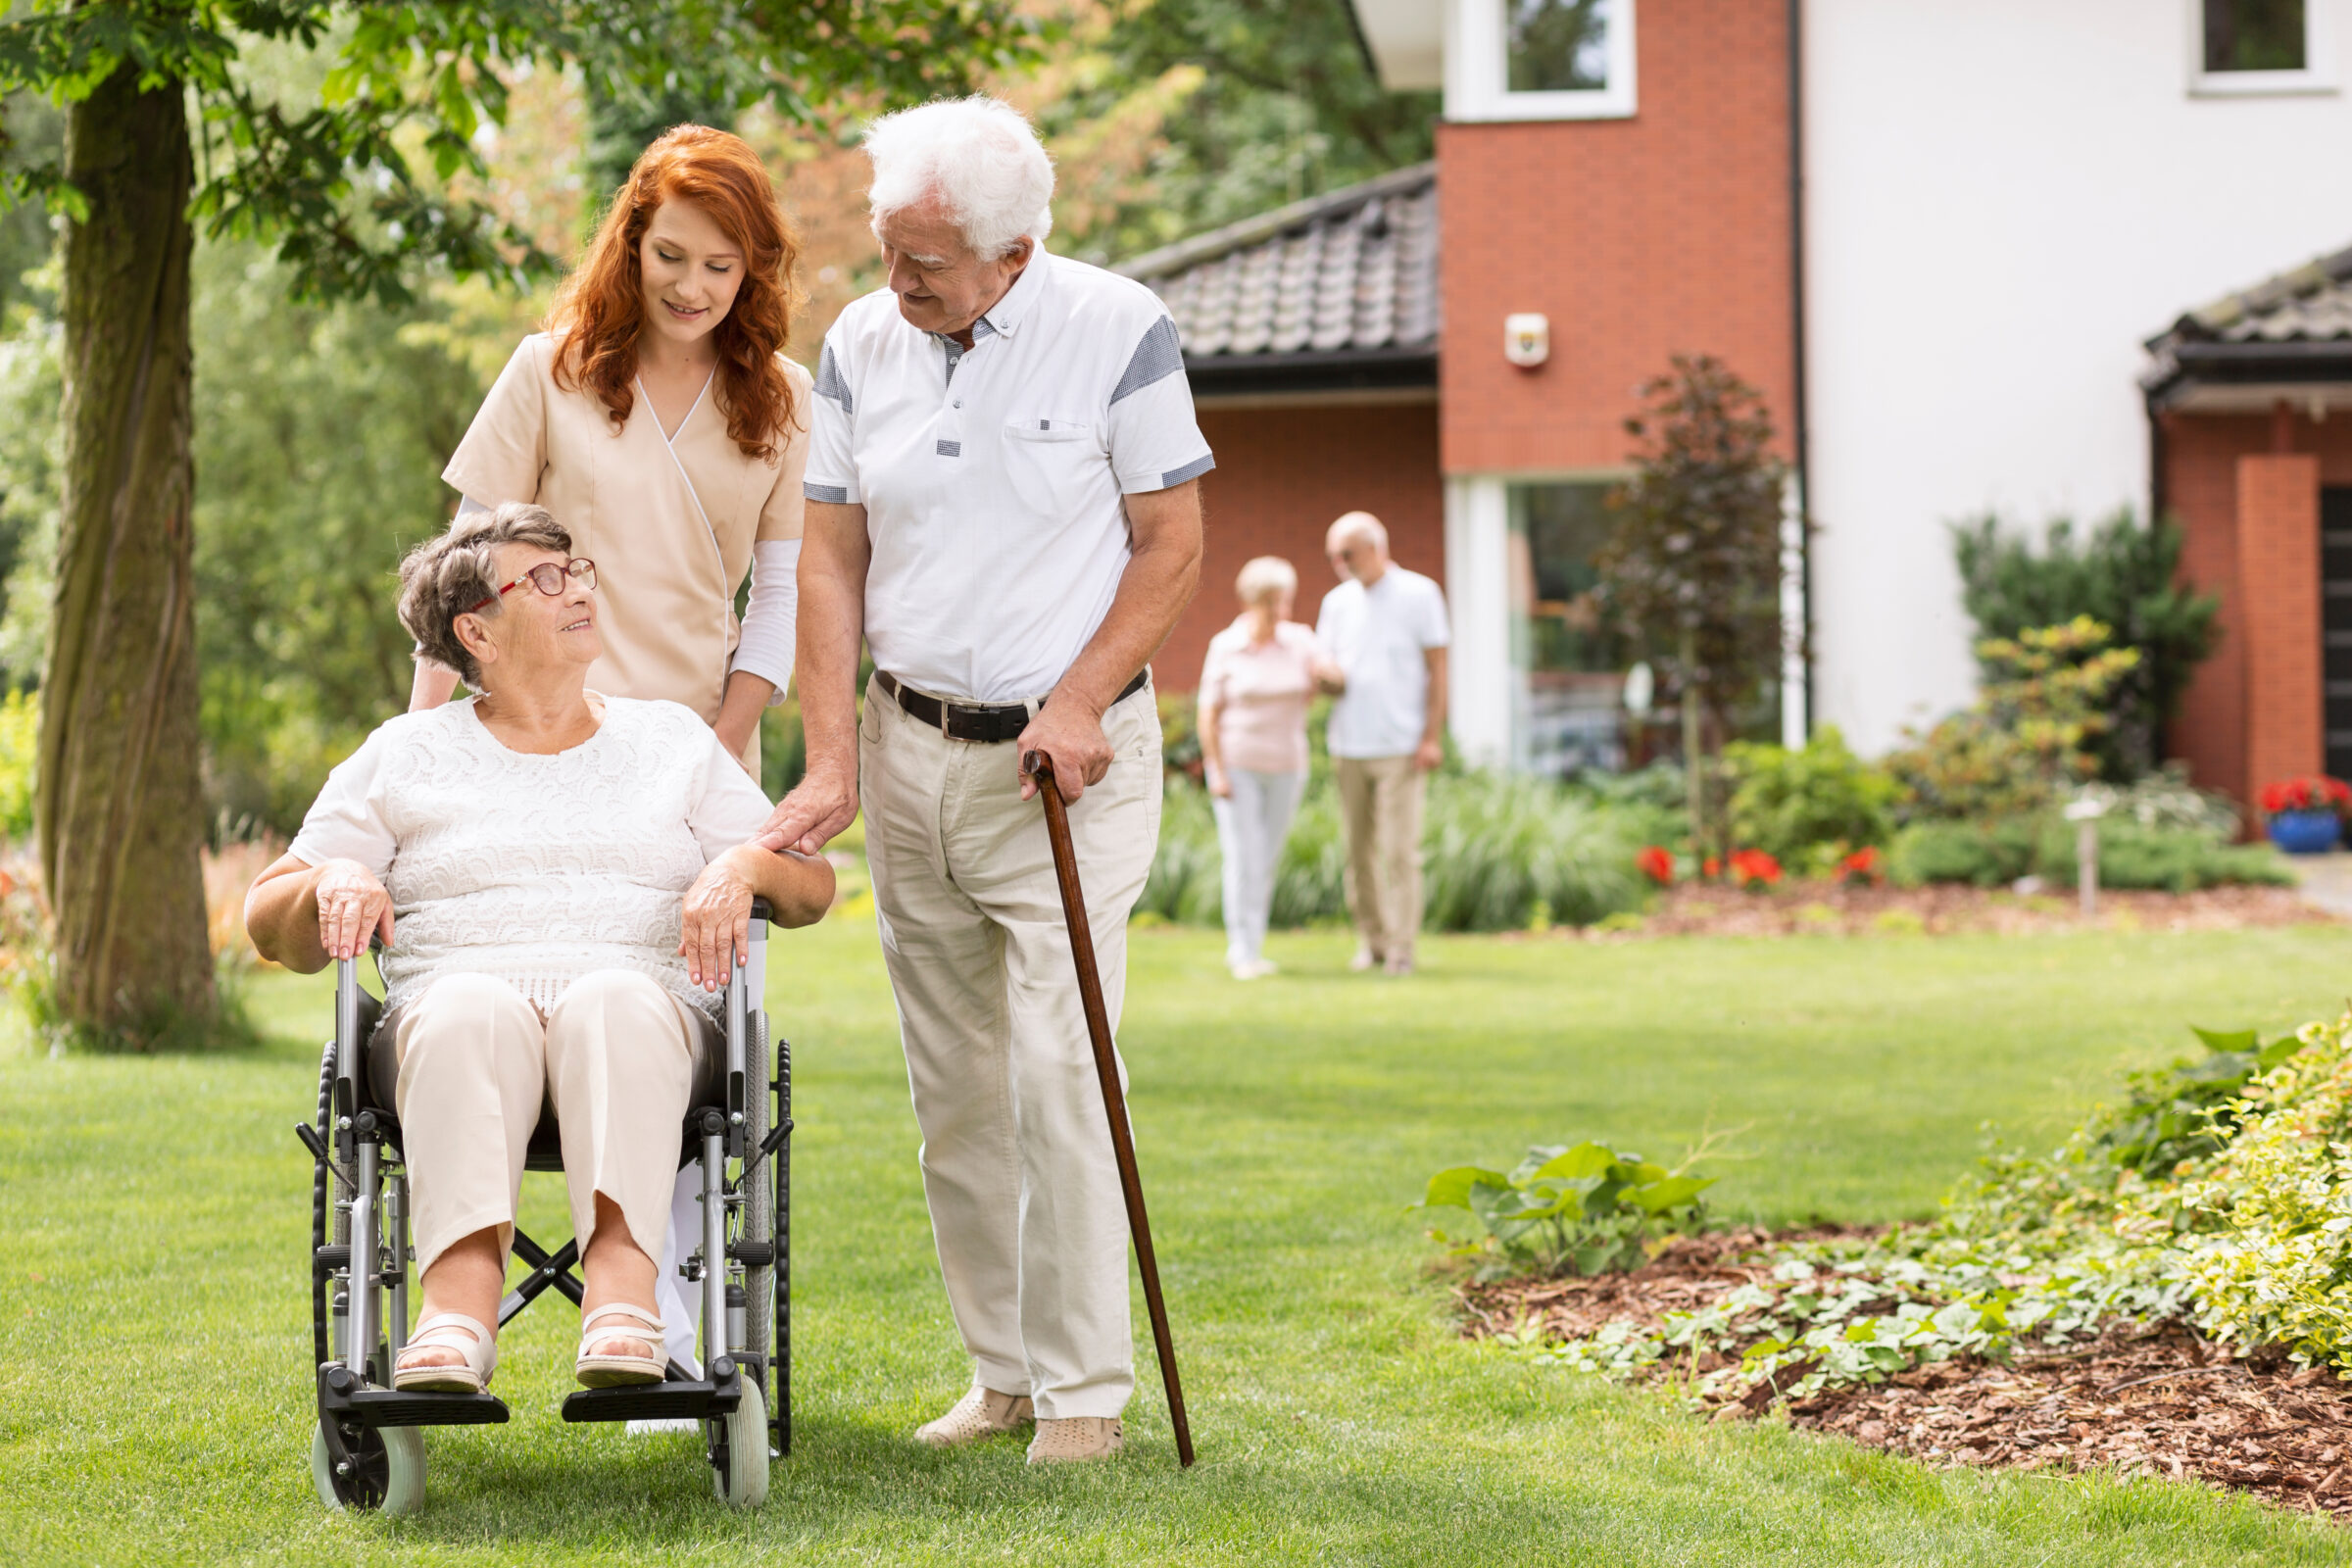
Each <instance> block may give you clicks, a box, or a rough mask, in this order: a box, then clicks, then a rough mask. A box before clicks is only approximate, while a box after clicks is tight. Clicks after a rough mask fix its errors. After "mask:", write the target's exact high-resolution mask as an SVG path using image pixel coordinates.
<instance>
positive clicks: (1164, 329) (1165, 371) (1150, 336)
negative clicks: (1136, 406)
mask: <svg viewBox="0 0 2352 1568" xmlns="http://www.w3.org/2000/svg"><path fill="white" fill-rule="evenodd" d="M1183 368H1184V344H1183V342H1182V341H1181V340H1180V339H1178V337H1177V336H1176V323H1175V322H1174V321H1172V320H1170V319H1168V318H1166V317H1164V316H1163V317H1161V318H1160V319H1158V320H1156V321H1153V322H1152V325H1151V328H1150V330H1148V331H1146V332H1145V333H1144V340H1143V341H1142V342H1141V343H1138V344H1137V345H1136V346H1135V354H1134V356H1133V357H1132V358H1131V359H1129V360H1128V362H1127V368H1126V370H1125V371H1124V372H1123V373H1122V374H1121V375H1120V376H1119V384H1118V385H1117V386H1114V387H1112V388H1111V389H1110V401H1111V402H1113V403H1116V402H1118V401H1119V399H1121V398H1123V397H1126V396H1127V395H1128V394H1129V393H1131V392H1141V391H1142V390H1143V389H1144V388H1146V387H1148V386H1150V385H1151V384H1152V382H1154V381H1161V380H1165V379H1166V378H1167V377H1169V376H1171V375H1174V374H1175V373H1176V372H1177V371H1178V370H1181V369H1183Z"/></svg>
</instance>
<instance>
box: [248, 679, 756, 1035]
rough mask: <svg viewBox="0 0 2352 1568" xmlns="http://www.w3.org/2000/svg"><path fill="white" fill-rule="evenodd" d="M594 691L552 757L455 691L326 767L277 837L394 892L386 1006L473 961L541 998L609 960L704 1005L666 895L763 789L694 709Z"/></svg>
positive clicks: (741, 831)
mask: <svg viewBox="0 0 2352 1568" xmlns="http://www.w3.org/2000/svg"><path fill="white" fill-rule="evenodd" d="M601 701H602V702H603V704H604V710H605V718H604V722H603V724H602V725H601V726H599V728H598V729H597V732H596V733H595V734H594V735H593V736H591V737H590V738H589V739H588V740H586V741H584V742H582V743H581V744H580V745H578V746H575V747H573V748H571V749H570V750H569V751H566V752H559V753H557V754H556V755H554V756H552V757H532V756H527V755H525V754H523V753H521V752H515V751H510V750H508V749H507V748H506V747H505V746H504V745H501V744H500V743H499V741H498V739H497V738H496V737H495V736H493V735H492V734H491V733H490V731H489V730H488V729H486V728H484V727H483V725H482V721H481V720H480V719H479V718H477V717H476V716H475V715H474V711H473V703H472V701H471V700H467V701H466V702H458V703H449V704H446V705H444V706H442V707H440V708H436V709H430V710H427V711H424V712H420V713H404V714H402V715H401V716H400V717H398V718H395V719H393V720H392V721H391V722H389V723H387V724H385V725H384V726H383V727H382V728H380V729H378V730H377V731H376V732H375V733H374V734H372V735H370V736H368V739H367V741H366V743H365V744H363V745H362V746H361V747H360V749H359V750H358V751H356V752H354V753H353V754H352V755H351V756H350V757H349V758H347V759H346V760H344V762H343V763H342V765H341V766H339V767H337V768H336V769H335V770H334V771H333V772H332V773H331V774H329V775H328V776H327V781H326V787H325V788H324V789H322V790H320V791H319V799H318V800H317V801H315V802H313V803H312V806H311V809H310V813H309V814H308V815H307V816H305V817H304V818H303V822H302V831H301V833H299V834H298V835H296V837H295V839H294V842H293V844H292V845H291V846H290V848H291V850H292V851H293V853H294V854H295V855H297V856H299V857H301V858H303V859H304V860H306V861H308V862H309V863H311V864H312V865H318V864H319V863H321V862H323V861H326V860H331V859H348V860H357V861H359V862H360V863H361V864H362V865H364V866H366V867H368V870H369V871H371V872H373V873H374V874H375V876H376V877H377V878H378V879H379V880H380V881H382V883H383V884H384V888H385V890H386V891H387V892H389V893H390V894H391V895H392V919H393V927H394V929H393V944H392V947H391V948H390V949H389V950H388V951H386V952H385V954H384V955H383V971H384V984H385V986H386V987H387V988H388V994H387V996H386V998H385V1000H386V1001H387V1002H388V1003H390V1004H392V1005H399V1004H400V1003H402V1002H406V1001H408V1000H410V999H412V998H414V997H417V996H418V995H421V994H422V992H423V990H424V988H425V987H426V986H428V985H430V984H431V983H432V982H433V981H434V980H435V979H437V978H439V977H440V976H442V975H444V974H450V973H456V972H471V973H477V974H490V975H496V976H498V977H499V978H500V979H503V980H505V981H507V982H508V983H509V984H511V985H513V986H514V987H515V990H517V991H519V992H521V993H522V994H523V995H524V996H525V997H528V998H529V999H530V1000H531V1001H533V1002H535V1003H537V1004H539V1005H541V1006H542V1007H547V1006H553V1005H555V1002H556V1000H557V998H559V997H561V996H562V995H563V994H564V987H565V986H566V985H568V984H569V983H570V982H571V981H572V980H574V979H576V978H578V977H579V976H581V975H584V974H588V973H590V972H592V971H594V970H598V969H610V968H624V969H635V970H638V971H639V972H641V973H644V974H647V975H651V976H652V977H653V978H654V979H656V980H658V981H660V982H661V983H662V985H663V986H664V987H666V988H667V989H668V990H669V991H670V993H671V994H672V995H674V996H676V997H677V998H678V999H679V1000H680V1001H683V1002H686V1003H689V1004H691V1005H698V1006H703V1007H711V1006H714V1005H716V1004H715V1002H714V1001H713V1000H712V999H711V996H710V994H709V993H706V992H705V991H703V990H702V989H701V988H700V987H698V986H696V985H694V984H693V982H692V981H690V980H689V979H688V978H687V975H686V963H685V960H684V959H683V958H681V957H679V956H678V955H677V952H676V950H677V946H678V933H679V904H680V901H681V899H682V898H683V897H684V895H685V892H686V890H687V888H688V887H689V886H691V885H692V884H693V882H694V879H695V878H696V877H697V876H698V875H700V874H701V873H702V869H703V867H704V866H705V865H707V864H709V863H710V862H711V860H713V859H715V858H717V857H718V856H720V855H721V854H723V853H725V852H726V851H727V850H730V849H732V848H734V847H735V846H736V845H738V844H741V843H743V842H744V841H745V840H746V839H748V838H750V837H751V836H752V835H753V834H754V833H757V832H758V831H759V830H760V827H761V825H762V824H763V823H764V822H765V821H766V820H767V811H768V803H767V798H766V797H765V796H764V795H762V794H760V786H759V785H757V784H755V783H753V782H752V780H751V778H750V777H749V776H748V775H746V774H745V772H744V771H743V769H742V768H741V767H740V766H738V765H737V764H736V762H735V760H734V759H732V758H730V757H728V756H727V754H726V751H725V749H724V748H723V747H721V746H720V745H719V741H718V737H717V736H716V735H714V734H712V733H711V727H710V726H709V725H708V724H705V723H704V722H703V721H702V719H701V718H699V717H698V716H696V714H695V713H694V712H693V711H692V710H690V709H687V708H683V707H681V706H679V705H678V704H676V703H658V702H637V701H633V700H631V699H628V698H624V697H606V698H602V699H601Z"/></svg>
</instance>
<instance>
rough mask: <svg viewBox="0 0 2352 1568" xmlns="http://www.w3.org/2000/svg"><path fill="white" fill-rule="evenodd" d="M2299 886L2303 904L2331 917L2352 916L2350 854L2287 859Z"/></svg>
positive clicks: (2351, 860)
mask: <svg viewBox="0 0 2352 1568" xmlns="http://www.w3.org/2000/svg"><path fill="white" fill-rule="evenodd" d="M2286 863H2287V864H2289V865H2291V866H2293V867H2294V869H2295V876H2296V879H2297V880H2298V882H2299V883H2300V884H2301V886H2302V892H2303V901H2304V902H2305V903H2306V904H2315V905H2318V906H2319V907H2321V908H2323V909H2326V910H2327V911H2328V912H2329V913H2331V914H2342V915H2352V854H2346V853H2345V852H2344V851H2342V850H2330V851H2328V852H2327V854H2326V855H2295V856H2289V857H2288V858H2287V862H2286Z"/></svg>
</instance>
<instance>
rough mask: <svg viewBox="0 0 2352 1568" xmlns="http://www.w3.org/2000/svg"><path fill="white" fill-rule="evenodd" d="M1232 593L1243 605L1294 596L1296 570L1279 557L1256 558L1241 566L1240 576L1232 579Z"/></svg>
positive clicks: (1297, 574) (1296, 580) (1297, 573)
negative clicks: (1285, 595) (1238, 596)
mask: <svg viewBox="0 0 2352 1568" xmlns="http://www.w3.org/2000/svg"><path fill="white" fill-rule="evenodd" d="M1233 591H1234V592H1235V593H1236V594H1238V595H1240V596H1241V601H1242V603H1243V604H1245V605H1254V604H1256V603H1257V602H1258V601H1259V600H1261V599H1280V598H1281V597H1282V596H1283V595H1284V594H1295V593H1297V592H1298V591H1299V568H1298V567H1296V566H1294V565H1292V564H1290V563H1289V562H1287V561H1285V560H1283V559H1282V558H1281V557H1280V556H1258V557H1256V558H1254V559H1253V560H1250V561H1247V562H1244V563H1243V564H1242V574H1241V575H1240V576H1238V577H1236V578H1234V579H1233Z"/></svg>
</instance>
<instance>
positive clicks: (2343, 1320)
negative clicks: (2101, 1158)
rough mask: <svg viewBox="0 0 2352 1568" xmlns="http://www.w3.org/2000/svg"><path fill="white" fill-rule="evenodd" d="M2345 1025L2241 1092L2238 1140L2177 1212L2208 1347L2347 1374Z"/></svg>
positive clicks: (2222, 1151)
mask: <svg viewBox="0 0 2352 1568" xmlns="http://www.w3.org/2000/svg"><path fill="white" fill-rule="evenodd" d="M2348 1036H2352V1015H2347V1016H2346V1017H2344V1018H2340V1019H2338V1020H2336V1021H2335V1022H2333V1023H2327V1024H2307V1025H2305V1026H2304V1028H2303V1029H2302V1030H2301V1031H2300V1032H2299V1034H2298V1035H2297V1037H2296V1040H2297V1043H2298V1045H2299V1046H2300V1049H2299V1050H2297V1051H2295V1052H2294V1053H2293V1054H2290V1055H2288V1056H2287V1058H2286V1059H2285V1060H2283V1061H2281V1062H2280V1063H2279V1064H2278V1065H2277V1066H2276V1067H2274V1068H2272V1069H2271V1070H2270V1071H2269V1072H2267V1073H2265V1074H2263V1075H2262V1076H2261V1077H2259V1078H2257V1079H2255V1080H2254V1081H2252V1082H2251V1083H2249V1084H2248V1085H2247V1086H2246V1092H2245V1095H2244V1098H2243V1099H2242V1101H2240V1102H2238V1103H2235V1105H2234V1106H2233V1109H2234V1110H2235V1113H2236V1115H2237V1118H2238V1120H2237V1125H2236V1128H2235V1129H2234V1132H2233V1133H2232V1134H2231V1135H2230V1136H2229V1137H2228V1138H2227V1139H2226V1140H2224V1141H2223V1142H2222V1143H2221V1145H2220V1147H2219V1149H2218V1150H2217V1151H2216V1152H2215V1153H2214V1155H2213V1157H2212V1158H2211V1160H2210V1161H2209V1162H2208V1163H2207V1164H2206V1166H2205V1167H2204V1169H2203V1170H2202V1171H2200V1172H2195V1173H2193V1176H2192V1179H2191V1180H2189V1181H2188V1182H2186V1183H2185V1184H2184V1185H2183V1186H2182V1188H2181V1190H2180V1195H2179V1200H2178V1204H2177V1206H2171V1205H2159V1204H2154V1203H2145V1202H2143V1203H2141V1204H2140V1205H2138V1207H2139V1208H2140V1210H2141V1212H2142V1213H2143V1214H2147V1215H2149V1216H2151V1217H2152V1218H2153V1220H2154V1221H2155V1223H2153V1224H2151V1225H2149V1226H2148V1229H2149V1230H2151V1231H2155V1232H2157V1233H2158V1234H2161V1228H2162V1227H2163V1226H2165V1225H2166V1224H2168V1223H2169V1228H2170V1229H2172V1230H2173V1231H2175V1232H2180V1231H2185V1232H2187V1233H2188V1234H2187V1236H2186V1238H2185V1240H2184V1241H2183V1242H2182V1244H2181V1245H2182V1246H2183V1247H2184V1249H2185V1250H2186V1252H2187V1263H2186V1269H2185V1273H2186V1276H2187V1279H2188V1282H2189V1287H2190V1289H2191V1291H2192V1292H2193V1293H2194V1295H2195V1297H2196V1301H2197V1320H2198V1322H2199V1324H2200V1325H2201V1326H2202V1327H2203V1328H2204V1329H2205V1330H2206V1332H2207V1333H2209V1334H2211V1335H2212V1336H2213V1337H2214V1338H2215V1339H2218V1340H2223V1341H2227V1342H2229V1343H2231V1344H2234V1345H2239V1346H2244V1347H2254V1346H2262V1345H2277V1346H2280V1347H2283V1348H2285V1350H2286V1352H2287V1354H2288V1355H2289V1356H2290V1357H2291V1358H2293V1359H2294V1360H2296V1361H2300V1362H2305V1363H2310V1364H2317V1365H2325V1366H2331V1367H2333V1368H2335V1369H2336V1370H2337V1371H2338V1372H2340V1373H2344V1374H2347V1375H2352V1049H2347V1037H2348Z"/></svg>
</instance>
